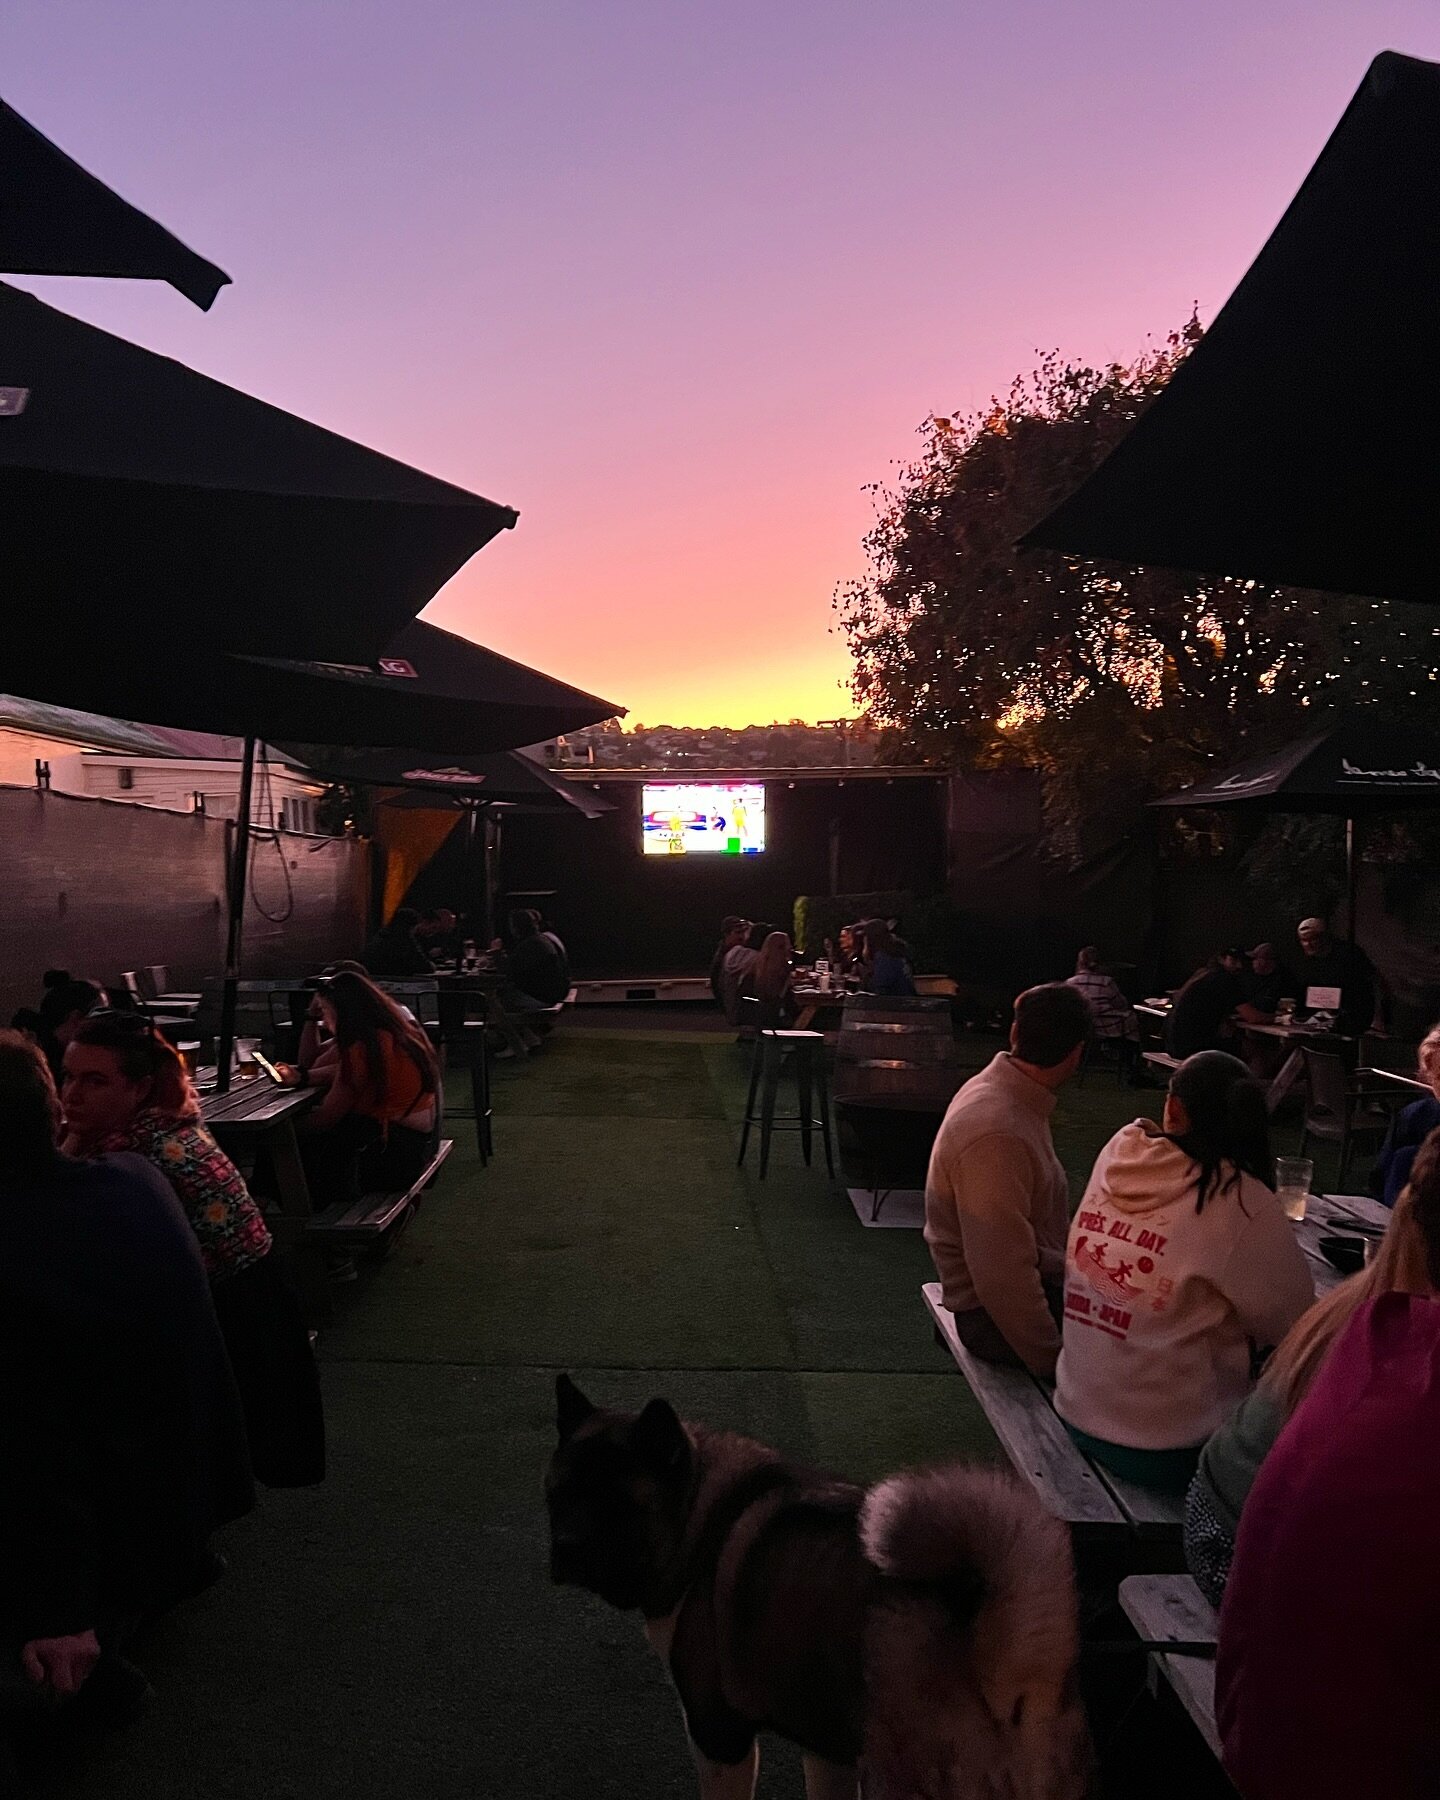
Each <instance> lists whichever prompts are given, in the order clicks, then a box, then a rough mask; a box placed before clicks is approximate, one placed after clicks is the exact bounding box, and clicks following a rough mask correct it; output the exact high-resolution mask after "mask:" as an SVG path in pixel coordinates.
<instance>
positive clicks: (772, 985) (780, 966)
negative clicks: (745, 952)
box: [745, 931, 796, 1028]
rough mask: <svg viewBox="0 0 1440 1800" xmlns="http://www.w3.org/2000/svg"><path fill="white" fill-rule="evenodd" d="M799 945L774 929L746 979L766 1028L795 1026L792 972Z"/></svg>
mask: <svg viewBox="0 0 1440 1800" xmlns="http://www.w3.org/2000/svg"><path fill="white" fill-rule="evenodd" d="M794 956H795V948H794V945H792V944H791V942H790V939H789V937H788V936H787V934H786V933H785V932H783V931H772V932H771V933H770V934H769V936H768V937H767V938H766V939H765V942H764V944H763V945H761V948H760V954H759V956H757V957H756V959H755V966H754V967H753V968H752V969H751V971H750V973H749V974H748V975H747V976H746V978H745V989H746V992H747V993H749V994H750V995H752V996H753V998H754V999H755V1000H756V1001H757V1002H758V1003H759V1007H760V1024H761V1026H762V1027H766V1028H774V1027H776V1026H786V1025H793V1024H794V1022H795V1016H796V1007H795V1002H794V1000H793V999H792V998H791V997H790V973H791V964H792V962H793V960H794Z"/></svg>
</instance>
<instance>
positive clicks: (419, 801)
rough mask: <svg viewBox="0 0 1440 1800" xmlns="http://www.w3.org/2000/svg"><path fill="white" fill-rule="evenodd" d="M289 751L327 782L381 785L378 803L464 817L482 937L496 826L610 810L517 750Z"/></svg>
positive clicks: (490, 910)
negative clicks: (517, 819)
mask: <svg viewBox="0 0 1440 1800" xmlns="http://www.w3.org/2000/svg"><path fill="white" fill-rule="evenodd" d="M277 748H278V749H280V750H281V751H282V752H283V753H284V754H285V755H286V756H289V757H292V758H294V759H295V760H296V761H298V762H301V763H303V764H304V765H305V766H306V767H307V768H310V769H313V770H315V771H316V773H318V774H321V775H324V776H326V777H327V778H328V779H329V780H331V781H343V782H346V783H350V784H357V785H365V786H371V787H379V788H386V789H388V790H390V792H389V793H388V794H387V797H386V799H385V800H384V801H383V802H382V804H384V805H387V806H398V807H413V808H417V809H423V810H425V811H434V810H442V811H455V812H459V813H463V814H464V818H465V826H464V831H465V857H466V860H467V862H468V864H469V865H470V868H471V870H472V874H473V872H474V871H475V867H476V865H477V864H478V865H479V870H478V877H479V879H478V885H479V888H480V891H481V893H482V895H483V898H484V930H485V936H486V939H487V941H488V940H489V938H491V937H493V936H494V932H495V888H496V867H497V863H498V859H499V854H500V831H501V827H502V825H503V822H504V819H505V817H506V815H507V814H509V813H517V812H521V813H552V814H573V813H579V814H580V815H581V817H582V818H586V819H598V818H600V817H601V816H602V815H603V814H604V813H608V812H613V811H614V810H615V809H614V807H613V806H612V805H611V803H610V802H609V801H608V800H602V799H600V797H599V796H598V795H597V794H595V793H593V792H591V791H589V790H588V789H586V788H583V787H578V786H576V785H574V784H572V783H570V782H568V781H566V780H565V778H564V777H563V776H561V775H556V774H554V773H553V772H552V771H551V770H550V769H548V768H546V766H545V765H544V764H543V763H541V762H537V761H536V760H535V758H534V757H532V756H527V755H525V754H523V753H522V752H520V751H513V750H512V751H502V752H500V753H499V754H497V755H493V756H464V757H451V756H435V755H432V754H430V753H429V752H427V751H423V750H359V749H354V748H346V747H344V746H339V745H336V746H333V747H329V746H326V745H323V744H281V745H278V746H277Z"/></svg>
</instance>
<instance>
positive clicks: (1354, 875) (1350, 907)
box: [1345, 817, 1360, 944]
mask: <svg viewBox="0 0 1440 1800" xmlns="http://www.w3.org/2000/svg"><path fill="white" fill-rule="evenodd" d="M1359 874H1360V871H1359V869H1358V867H1357V865H1356V859H1355V820H1354V818H1353V817H1351V818H1348V819H1346V821H1345V913H1346V920H1347V926H1348V930H1349V934H1350V942H1351V943H1352V944H1353V943H1354V942H1355V888H1356V883H1357V881H1358V880H1359Z"/></svg>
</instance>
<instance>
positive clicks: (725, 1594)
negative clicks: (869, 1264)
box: [545, 1375, 1090, 1800]
mask: <svg viewBox="0 0 1440 1800" xmlns="http://www.w3.org/2000/svg"><path fill="white" fill-rule="evenodd" d="M556 1398H557V1401H558V1421H557V1422H558V1425H559V1429H560V1443H559V1447H558V1448H557V1450H556V1451H555V1455H554V1458H553V1459H552V1461H551V1464H550V1470H549V1474H548V1475H547V1477H546V1482H545V1495H546V1501H547V1504H548V1507H549V1512H550V1544H551V1549H550V1558H551V1575H552V1577H553V1578H554V1580H556V1581H558V1582H565V1583H569V1584H571V1585H573V1586H576V1587H583V1588H588V1589H589V1590H590V1591H591V1592H592V1593H595V1594H598V1595H600V1597H601V1598H602V1599H604V1600H608V1601H609V1602H610V1604H611V1605H612V1606H616V1607H619V1608H620V1609H621V1610H622V1611H627V1612H628V1611H638V1612H640V1613H641V1614H642V1615H643V1618H644V1621H645V1631H646V1635H647V1636H648V1637H649V1639H650V1641H651V1643H652V1644H653V1645H654V1647H655V1649H656V1650H657V1651H658V1652H659V1654H660V1656H661V1657H663V1658H664V1660H665V1663H666V1665H667V1666H668V1668H669V1671H670V1675H671V1678H672V1680H673V1681H674V1683H675V1688H676V1691H677V1692H678V1694H679V1696H680V1704H681V1707H682V1708H683V1709H684V1713H685V1725H686V1729H687V1731H688V1732H689V1736H690V1744H691V1749H692V1752H693V1754H694V1758H695V1763H696V1767H697V1768H698V1770H699V1773H700V1791H701V1794H702V1796H704V1800H749V1796H750V1795H751V1793H752V1792H753V1790H754V1785H755V1775H756V1770H757V1767H758V1748H757V1743H756V1734H757V1733H758V1732H760V1731H776V1732H779V1733H780V1734H781V1735H782V1736H784V1737H787V1738H790V1739H791V1740H792V1741H793V1742H794V1743H796V1744H798V1745H799V1746H800V1748H801V1750H802V1751H803V1752H804V1756H805V1788H806V1793H807V1794H808V1795H809V1796H810V1800H855V1795H856V1793H857V1791H859V1792H863V1793H864V1795H865V1796H866V1800H982V1797H983V1800H1079V1797H1081V1796H1084V1795H1086V1794H1087V1793H1088V1792H1089V1775H1090V1751H1089V1735H1088V1732H1087V1729H1086V1723H1085V1717H1084V1712H1083V1709H1082V1707H1081V1705H1080V1701H1079V1697H1078V1693H1077V1687H1076V1680H1075V1662H1076V1654H1077V1648H1078V1643H1077V1626H1076V1612H1075V1580H1074V1569H1073V1566H1072V1562H1071V1555H1070V1543H1069V1539H1068V1537H1067V1535H1066V1532H1065V1528H1064V1527H1063V1525H1061V1524H1059V1523H1058V1522H1057V1521H1056V1520H1054V1519H1052V1518H1051V1517H1050V1516H1049V1515H1048V1514H1047V1513H1046V1512H1045V1511H1044V1510H1043V1509H1042V1508H1041V1507H1040V1506H1039V1504H1038V1503H1037V1502H1036V1501H1035V1500H1034V1499H1033V1497H1032V1496H1031V1495H1030V1494H1029V1492H1028V1491H1027V1490H1025V1489H1024V1488H1022V1487H1020V1486H1019V1485H1018V1484H1017V1483H1015V1482H1014V1481H1012V1480H1010V1479H1009V1478H1008V1477H1006V1476H1002V1475H999V1474H995V1473H993V1472H991V1471H989V1470H983V1469H970V1468H963V1467H960V1466H958V1465H957V1466H952V1467H949V1468H940V1469H934V1470H930V1471H928V1472H924V1473H918V1474H906V1475H893V1476H891V1477H890V1478H889V1479H888V1480H885V1481H882V1482H880V1483H879V1484H878V1485H877V1486H875V1487H872V1488H869V1489H865V1488H861V1487H856V1486H855V1485H853V1484H852V1483H850V1482H847V1481H841V1480H839V1479H837V1478H835V1477H832V1476H828V1475H821V1474H816V1473H814V1472H812V1471H810V1470H808V1469H804V1468H800V1467H797V1466H796V1465H795V1464H793V1463H789V1462H786V1461H785V1460H784V1459H783V1458H782V1457H781V1456H779V1455H778V1454H777V1453H776V1452H775V1451H774V1450H770V1449H767V1448H766V1446H765V1445H763V1444H757V1443H755V1442H753V1441H752V1440H751V1439H749V1438H744V1437H737V1436H734V1435H733V1434H731V1433H729V1432H722V1431H711V1430H709V1429H708V1428H707V1427H705V1426H703V1425H695V1424H690V1423H687V1422H684V1421H682V1420H681V1419H680V1418H678V1417H677V1415H676V1414H675V1412H674V1410H673V1409H672V1408H671V1407H670V1405H669V1404H668V1402H666V1401H664V1400H652V1401H651V1402H650V1403H649V1405H648V1406H646V1408H645V1409H644V1411H643V1412H640V1413H621V1412H608V1411H605V1410H603V1409H601V1408H599V1407H596V1406H594V1405H592V1403H591V1402H590V1401H589V1400H587V1399H586V1397H585V1396H584V1394H582V1393H581V1392H580V1390H579V1388H577V1387H576V1386H575V1384H574V1382H572V1381H571V1380H570V1378H569V1376H568V1375H561V1376H560V1377H559V1379H558V1381H557V1382H556Z"/></svg>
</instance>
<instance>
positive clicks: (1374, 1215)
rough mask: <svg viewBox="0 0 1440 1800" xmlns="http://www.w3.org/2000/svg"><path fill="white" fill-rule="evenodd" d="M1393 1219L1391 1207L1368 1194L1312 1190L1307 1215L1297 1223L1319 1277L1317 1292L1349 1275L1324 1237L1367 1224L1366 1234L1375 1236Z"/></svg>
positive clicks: (1300, 1239)
mask: <svg viewBox="0 0 1440 1800" xmlns="http://www.w3.org/2000/svg"><path fill="white" fill-rule="evenodd" d="M1389 1220H1390V1211H1389V1208H1388V1207H1384V1206H1382V1205H1381V1204H1380V1202H1379V1201H1378V1200H1372V1199H1371V1198H1370V1197H1369V1195H1368V1194H1311V1196H1310V1198H1309V1200H1308V1202H1307V1203H1306V1207H1305V1217H1304V1218H1303V1219H1297V1220H1295V1221H1294V1224H1295V1236H1296V1239H1297V1241H1298V1242H1299V1245H1300V1248H1301V1249H1302V1250H1303V1251H1304V1252H1305V1260H1306V1262H1308V1263H1309V1265H1310V1273H1311V1274H1312V1275H1313V1276H1314V1277H1315V1292H1316V1294H1317V1295H1324V1294H1328V1293H1329V1292H1330V1290H1331V1288H1333V1287H1338V1286H1339V1285H1340V1283H1341V1282H1342V1281H1343V1280H1344V1279H1345V1277H1344V1275H1342V1274H1341V1272H1340V1270H1339V1269H1337V1268H1336V1267H1335V1265H1334V1264H1333V1263H1332V1262H1331V1261H1330V1259H1329V1258H1328V1257H1327V1256H1326V1255H1325V1252H1324V1251H1323V1250H1322V1249H1321V1248H1320V1239H1321V1238H1322V1237H1330V1236H1332V1235H1333V1234H1334V1233H1336V1232H1346V1231H1349V1232H1359V1231H1360V1230H1361V1228H1362V1227H1366V1226H1368V1227H1370V1228H1371V1229H1370V1230H1369V1231H1368V1232H1366V1233H1365V1235H1367V1236H1370V1237H1373V1236H1374V1235H1375V1228H1377V1227H1378V1228H1379V1229H1380V1230H1382V1231H1383V1230H1384V1229H1385V1227H1386V1225H1387V1224H1388V1223H1389Z"/></svg>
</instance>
